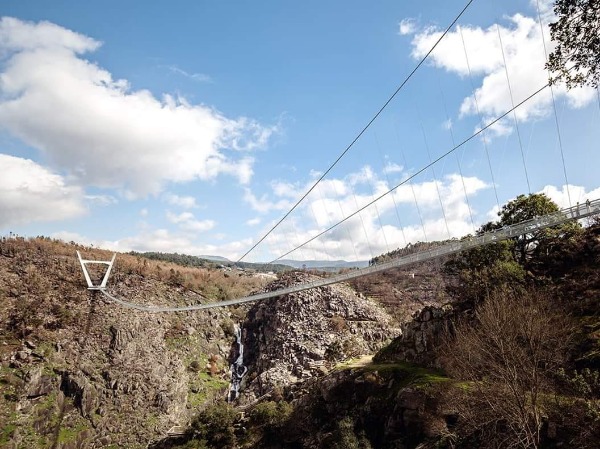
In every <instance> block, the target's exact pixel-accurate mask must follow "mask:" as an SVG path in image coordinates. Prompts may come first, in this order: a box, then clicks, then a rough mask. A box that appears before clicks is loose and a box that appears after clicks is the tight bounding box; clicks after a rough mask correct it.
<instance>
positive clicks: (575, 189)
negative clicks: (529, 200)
mask: <svg viewBox="0 0 600 449" xmlns="http://www.w3.org/2000/svg"><path fill="white" fill-rule="evenodd" d="M540 193H545V194H546V196H547V197H548V198H550V199H551V200H552V201H554V202H555V203H556V204H558V207H560V208H561V209H564V208H566V207H571V206H575V205H576V204H577V203H580V204H583V203H584V202H585V201H586V200H590V201H591V200H597V199H599V198H600V187H598V188H596V189H593V190H591V191H589V192H587V191H586V189H585V187H583V186H576V185H569V186H568V187H567V186H566V185H562V186H561V187H560V188H558V187H556V186H552V185H547V186H545V187H544V188H543V189H542V190H541V191H540ZM569 199H570V201H569Z"/></svg>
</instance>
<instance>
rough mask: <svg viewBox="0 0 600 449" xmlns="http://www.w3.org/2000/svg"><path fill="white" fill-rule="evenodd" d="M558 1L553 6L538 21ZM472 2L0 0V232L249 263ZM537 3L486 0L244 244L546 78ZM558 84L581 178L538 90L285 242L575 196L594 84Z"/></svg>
mask: <svg viewBox="0 0 600 449" xmlns="http://www.w3.org/2000/svg"><path fill="white" fill-rule="evenodd" d="M549 5H550V2H548V1H542V0H540V11H539V12H540V15H541V17H542V26H543V27H544V28H545V27H546V24H547V23H548V22H549V21H551V20H552V16H551V11H550V9H549ZM463 6H464V2H459V1H443V2H442V1H439V0H438V1H433V0H431V1H424V2H398V1H394V2H392V1H382V2H375V3H373V2H364V1H350V2H348V1H345V2H339V1H332V2H316V1H308V2H275V1H264V2H252V3H251V2H241V1H230V2H217V1H210V2H209V1H194V2H192V1H174V2H169V3H168V4H167V3H166V2H152V3H148V2H141V1H139V2H136V1H130V2H116V1H102V2H97V1H89V2H76V1H62V2H52V3H50V2H45V1H27V2H22V1H11V0H9V1H5V2H4V4H3V7H2V9H1V10H0V13H1V14H2V16H3V18H2V21H1V22H0V169H2V171H3V172H4V173H5V175H4V176H3V177H2V179H0V233H2V234H5V235H6V234H8V233H9V232H14V233H17V234H20V235H25V236H35V235H49V236H53V237H57V238H63V239H65V240H76V241H80V242H84V243H91V244H94V245H98V246H101V247H106V248H113V249H115V250H121V251H128V250H138V251H165V252H183V253H188V254H195V255H200V254H215V255H222V256H226V257H229V258H231V259H237V258H238V257H240V256H241V255H242V254H244V253H245V252H246V250H248V249H249V248H250V247H251V246H252V245H253V243H254V242H256V241H257V240H258V239H259V238H260V237H261V236H262V235H264V233H265V232H266V231H267V230H268V229H269V228H270V227H271V226H272V225H273V224H274V223H275V222H276V221H277V220H278V219H279V218H280V217H282V216H283V215H284V214H285V213H286V212H287V211H288V210H289V208H290V207H291V206H292V205H293V204H294V203H295V201H296V200H297V199H298V198H299V197H300V196H301V195H302V194H303V193H304V192H306V190H307V189H308V188H309V187H310V186H311V185H312V183H314V181H315V180H316V179H317V178H318V177H319V176H320V174H321V173H322V172H323V171H324V170H326V169H327V168H328V167H329V165H330V164H331V163H332V162H333V161H334V160H335V159H336V158H337V156H338V155H339V154H340V153H341V152H342V151H343V150H344V149H345V148H346V146H347V145H348V144H349V143H350V142H351V141H352V140H353V139H354V137H355V136H356V135H357V134H358V132H359V131H360V130H361V129H362V127H363V126H364V125H365V124H366V123H367V122H368V121H369V120H370V119H371V117H372V116H373V115H374V113H375V112H376V111H377V110H378V109H379V108H380V107H381V106H382V105H383V103H384V102H385V101H386V100H387V98H388V97H389V96H390V95H391V94H392V93H393V92H394V91H395V89H396V88H397V87H398V86H399V85H400V83H401V82H402V80H403V79H404V78H405V77H406V75H407V74H408V73H409V72H410V71H411V70H412V68H413V67H414V66H415V65H416V63H417V62H418V60H419V59H420V58H421V57H423V56H424V55H425V53H426V52H427V51H428V50H429V48H431V46H432V45H433V43H434V42H435V40H436V39H437V37H438V36H439V33H440V32H441V30H443V28H445V27H446V26H447V25H448V24H449V23H450V22H451V21H452V20H453V18H454V17H455V16H456V15H457V14H458V12H459V11H460V10H461V9H462V8H463ZM537 14H538V11H537V3H536V2H535V0H534V1H533V2H530V1H527V0H523V1H507V2H500V1H498V0H494V1H492V0H476V1H475V2H474V3H473V4H472V5H471V6H470V7H469V9H468V10H467V12H466V13H465V14H464V16H463V17H462V18H461V19H460V21H459V22H458V24H459V26H458V27H455V28H453V29H452V30H451V32H450V33H449V35H448V36H446V38H445V39H444V40H443V41H442V42H441V43H440V45H439V46H438V48H437V49H436V50H435V52H434V53H433V54H432V55H431V56H430V57H429V58H428V60H427V62H426V64H425V65H424V66H422V67H421V68H420V69H419V71H418V72H417V73H416V74H415V76H414V77H413V78H412V79H411V81H410V82H409V83H408V84H407V85H406V87H405V88H404V89H403V90H402V91H400V93H399V94H398V95H397V96H396V98H395V99H394V101H393V102H392V103H390V105H389V107H388V108H387V109H386V110H385V111H384V113H383V114H382V115H381V116H380V117H379V118H378V119H377V120H376V121H375V122H374V123H373V125H372V126H371V127H370V128H369V129H368V130H367V132H366V133H365V134H364V135H363V136H362V137H361V139H360V140H359V141H358V142H357V143H356V144H355V145H354V147H353V148H352V149H351V150H350V151H349V152H348V153H347V155H346V156H345V157H344V158H343V159H342V160H341V161H340V163H339V164H338V165H337V166H336V167H335V168H334V169H333V170H332V171H331V172H330V173H329V174H328V176H327V177H326V178H325V180H324V181H323V182H322V183H321V184H320V185H319V187H318V188H316V189H315V190H314V191H313V193H312V194H311V195H309V197H308V198H307V200H306V201H304V202H303V203H302V204H301V205H300V206H299V207H298V209H297V210H296V211H294V213H292V214H291V215H290V217H289V218H288V219H287V220H286V221H284V222H283V224H282V225H281V226H280V227H279V228H278V229H277V230H276V231H275V232H274V233H273V234H272V235H271V236H270V237H269V238H268V239H266V240H265V242H264V243H263V244H261V245H259V247H258V248H257V249H256V250H255V251H253V252H252V253H251V254H249V255H248V256H247V258H246V259H245V260H249V261H254V260H267V259H268V260H272V259H274V258H276V257H278V256H279V255H281V254H282V253H285V252H287V251H289V250H290V249H292V248H293V247H295V246H297V245H298V244H300V243H302V242H304V241H306V240H308V239H309V238H311V237H312V236H313V235H315V234H316V233H318V232H320V231H321V230H323V229H325V228H328V227H330V226H331V225H333V224H334V223H336V222H337V221H339V220H340V219H341V218H343V217H345V216H348V215H349V214H351V213H353V212H354V211H355V210H356V209H357V208H358V207H360V206H362V205H364V204H366V203H368V202H369V201H370V200H371V199H373V198H374V197H376V196H378V195H380V194H381V193H384V192H385V191H387V190H389V189H390V188H391V187H393V186H394V185H396V184H398V183H400V182H402V181H403V180H405V179H407V178H408V177H410V176H411V175H413V174H414V173H415V172H417V171H418V170H419V169H421V168H422V167H423V166H424V165H425V164H427V163H428V162H429V160H431V159H434V158H436V157H438V156H439V155H441V154H443V153H445V152H446V151H448V150H449V149H450V148H452V146H453V141H454V142H460V141H462V140H464V139H465V138H467V137H469V136H470V135H471V134H472V133H473V132H474V131H475V130H477V129H479V128H480V127H481V122H482V121H483V122H484V123H489V122H490V121H491V120H493V119H494V118H496V117H497V116H498V115H500V114H502V113H503V112H505V111H506V110H508V109H510V108H511V106H512V104H516V103H518V102H520V101H521V100H522V99H524V98H526V97H527V96H528V95H529V94H531V93H533V92H534V91H535V90H537V89H538V88H540V87H542V86H543V85H544V83H545V82H546V81H547V74H546V73H545V72H544V70H543V62H544V57H545V56H544V46H543V43H542V39H541V31H540V23H539V22H538V15H537ZM545 38H546V49H547V51H549V50H550V49H551V47H552V45H553V44H552V43H551V42H550V40H549V36H548V35H546V37H545ZM463 41H464V44H463ZM500 42H501V43H500ZM505 62H506V65H505ZM507 73H508V81H507V76H506V75H507ZM509 87H510V89H509ZM474 93H475V94H474ZM553 94H554V100H555V101H554V105H555V108H556V113H557V116H558V122H559V127H558V131H559V132H560V136H561V142H562V156H564V159H565V166H566V168H567V176H568V181H569V186H568V187H567V186H566V181H565V177H564V173H563V165H562V156H561V146H560V145H559V140H558V135H557V127H556V122H555V116H554V105H553V103H552V97H551V95H550V90H549V89H546V90H545V91H544V92H543V93H541V94H540V95H538V96H536V97H535V98H534V99H532V100H531V101H529V102H528V103H526V104H525V105H524V106H523V107H520V108H518V109H517V110H516V112H515V114H514V115H513V114H510V115H509V116H507V118H506V119H504V120H503V121H502V122H500V123H499V124H497V125H496V126H494V127H493V128H492V129H490V130H489V131H487V132H486V133H485V134H483V135H482V136H479V137H477V138H475V139H473V140H472V141H471V142H470V143H469V144H467V145H465V146H464V147H463V148H461V149H460V150H458V151H457V152H456V153H455V154H453V155H451V156H450V157H448V158H446V159H444V160H443V161H441V162H440V163H438V164H436V165H435V166H434V169H433V170H427V171H425V172H424V173H422V174H420V175H418V176H416V177H415V178H414V179H412V180H411V182H410V183H405V184H404V185H402V186H401V187H400V188H399V189H397V190H396V191H395V193H394V194H393V195H388V196H387V197H386V198H385V199H384V200H382V201H380V202H378V203H377V205H376V206H372V207H369V208H368V209H365V210H364V211H363V212H361V214H359V215H356V216H355V217H353V218H352V219H350V220H348V221H347V222H346V223H345V224H343V225H340V226H339V227H338V228H336V229H335V230H334V232H332V233H329V234H326V235H324V236H323V237H322V238H319V239H317V240H316V241H314V242H312V243H311V244H309V245H306V247H304V248H303V249H302V250H299V251H296V252H294V253H292V254H291V257H294V258H298V259H313V258H318V259H328V258H330V259H338V258H344V259H366V258H369V257H372V256H373V255H377V254H379V253H381V252H383V251H388V250H391V249H394V248H397V247H402V246H404V245H405V244H406V243H408V242H416V241H419V240H421V241H422V240H425V239H429V240H431V239H441V238H447V237H448V236H449V235H450V236H461V235H464V234H466V233H468V232H472V231H473V223H474V224H475V226H477V225H479V224H481V223H483V222H485V221H488V220H489V219H491V218H493V217H494V214H495V211H496V210H497V201H496V197H498V202H499V203H500V204H502V203H504V202H506V201H507V200H509V199H511V198H514V197H515V196H516V195H518V194H519V193H527V192H528V191H532V192H538V191H545V192H547V193H548V194H549V195H550V196H551V197H552V198H553V199H554V200H555V201H557V202H558V203H559V204H560V205H562V206H567V205H568V204H569V196H570V197H571V198H570V199H571V203H575V202H577V201H584V200H585V198H588V197H590V198H592V199H595V198H597V197H600V190H598V188H599V187H600V186H599V185H598V184H599V183H598V182H597V176H595V173H594V172H593V171H592V170H591V169H590V167H591V166H594V165H597V164H598V162H600V161H599V160H598V159H599V158H600V153H599V152H598V151H597V145H598V144H597V142H598V141H599V138H600V131H599V130H600V103H599V100H598V97H597V92H595V91H593V90H591V89H578V90H573V91H570V92H567V91H566V90H565V89H564V87H562V86H556V87H555V88H554V91H553ZM511 96H512V98H511ZM487 155H489V161H490V162H489V163H488V156H487ZM523 159H525V164H524V163H523ZM490 164H491V166H492V171H491V172H490V169H489V165H490ZM526 172H527V178H529V187H528V185H527V180H526V175H525V173H526ZM461 174H462V176H461ZM494 187H495V188H494ZM415 198H416V199H417V201H418V204H419V206H418V207H417V206H415ZM446 223H447V224H446Z"/></svg>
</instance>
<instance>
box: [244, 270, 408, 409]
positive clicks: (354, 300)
mask: <svg viewBox="0 0 600 449" xmlns="http://www.w3.org/2000/svg"><path fill="white" fill-rule="evenodd" d="M314 279H315V278H314V276H312V275H310V274H307V273H303V272H295V273H290V274H287V275H284V276H283V277H282V278H281V279H279V280H277V281H275V282H272V283H271V284H269V285H268V287H267V290H269V291H274V290H278V289H281V288H285V287H289V286H291V285H294V284H299V283H307V282H311V281H312V280H314ZM244 331H245V337H244V341H245V348H246V364H247V366H248V368H249V371H248V375H247V377H246V382H245V387H244V400H245V401H248V400H251V399H253V398H255V397H257V396H261V395H263V394H265V393H267V392H269V391H271V390H273V389H274V388H283V387H285V386H287V385H290V384H293V383H297V382H301V381H304V380H306V379H308V378H310V377H313V376H315V375H319V374H323V373H325V372H327V370H328V368H330V367H331V366H332V365H333V364H334V363H336V362H339V361H342V360H346V359H348V358H351V357H356V356H358V355H360V354H372V353H374V352H375V351H377V350H378V349H380V348H381V347H382V346H383V345H384V344H385V343H386V342H389V341H390V340H391V339H392V338H393V337H395V336H396V335H398V333H399V329H398V323H396V322H395V321H394V320H393V319H392V318H391V317H390V316H389V315H388V314H387V313H386V312H385V310H384V309H382V308H381V307H380V306H379V305H378V304H377V303H376V302H374V301H373V300H369V299H367V298H365V297H364V296H362V295H357V294H356V292H355V291H354V290H352V289H351V288H349V287H348V286H344V285H334V286H328V287H321V288H316V289H311V290H307V291H303V292H299V293H294V294H291V295H286V296H285V297H281V298H276V299H275V300H272V301H263V302H260V303H257V304H255V305H253V306H252V308H251V309H250V310H249V312H248V315H247V318H246V321H245V322H244Z"/></svg>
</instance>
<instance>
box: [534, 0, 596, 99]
mask: <svg viewBox="0 0 600 449" xmlns="http://www.w3.org/2000/svg"><path fill="white" fill-rule="evenodd" d="M554 12H555V14H556V16H557V18H558V20H557V21H556V22H554V23H552V24H550V35H551V36H552V39H553V40H554V41H556V44H557V45H556V48H555V49H554V51H553V52H552V53H551V54H550V56H549V57H548V63H547V64H546V67H547V68H548V69H549V70H551V71H552V72H554V74H555V76H556V77H557V79H558V80H562V81H565V82H566V83H567V87H569V88H571V87H575V86H583V85H585V84H587V85H590V86H592V87H594V88H597V87H598V84H599V82H600V2H598V0H556V2H555V4H554Z"/></svg>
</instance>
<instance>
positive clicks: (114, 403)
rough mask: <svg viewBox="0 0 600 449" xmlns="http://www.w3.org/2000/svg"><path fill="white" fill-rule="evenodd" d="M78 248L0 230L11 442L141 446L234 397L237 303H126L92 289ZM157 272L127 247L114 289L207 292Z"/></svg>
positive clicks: (173, 296) (135, 296) (2, 376)
mask: <svg viewBox="0 0 600 449" xmlns="http://www.w3.org/2000/svg"><path fill="white" fill-rule="evenodd" d="M75 249H76V248H75V247H74V246H72V245H65V244H61V243H58V242H48V241H45V240H35V241H33V242H28V241H24V240H16V239H12V240H2V239H0V304H1V307H0V390H2V393H3V394H2V395H0V423H2V424H0V447H2V448H4V447H6V448H11V449H13V448H18V447H31V448H38V447H53V448H55V449H71V448H75V447H81V448H101V447H127V448H137V447H139V448H143V447H146V445H147V444H148V442H150V441H153V440H156V439H158V438H161V437H163V436H165V435H166V434H167V432H168V431H169V429H171V428H172V427H173V426H177V425H186V424H187V422H188V421H189V420H190V418H191V417H192V416H194V415H195V414H197V413H198V410H199V409H201V408H202V407H203V406H204V404H205V403H208V402H210V400H211V399H213V398H214V397H223V398H224V397H225V393H226V389H227V385H228V382H229V375H228V366H227V363H226V362H225V360H226V359H227V356H228V353H229V348H230V345H231V343H232V341H233V339H232V336H231V335H230V327H231V324H232V320H231V312H232V310H231V309H215V310H207V311H202V312H197V313H191V312H187V313H180V314H175V313H173V314H148V313H145V312H139V311H136V310H127V309H123V308H121V307H119V306H116V305H115V304H113V303H111V302H107V301H105V300H104V299H103V297H102V296H101V295H100V294H99V293H98V292H90V291H88V290H86V289H85V284H84V283H83V279H82V274H81V269H80V267H79V266H78V262H77V259H76V257H75ZM88 251H89V250H88ZM102 258H103V257H99V259H102ZM163 267H164V264H163ZM168 267H169V265H167V268H168ZM162 271H166V272H167V273H168V271H167V270H165V269H164V268H163V269H162ZM157 272H158V269H157V266H154V265H152V264H148V266H146V265H145V263H144V262H143V260H139V261H138V259H135V258H133V257H132V256H126V255H120V256H119V257H118V258H117V266H115V269H114V270H113V274H112V277H111V281H110V282H111V284H110V285H111V292H112V293H114V294H115V295H117V296H119V297H123V298H128V299H130V300H131V301H134V302H139V303H146V304H148V303H153V304H171V305H173V304H178V305H183V304H191V303H197V302H200V301H202V300H203V299H202V298H201V297H199V294H197V293H196V292H194V291H191V290H190V289H186V288H184V287H182V286H180V285H173V284H172V283H168V282H165V280H164V279H163V278H165V277H167V276H168V274H167V275H162V278H160V277H159V278H158V279H157V276H156V275H155V273H157ZM194 273H195V272H194ZM159 274H160V273H159ZM201 274H202V273H201ZM204 274H206V275H207V276H208V275H209V274H211V273H208V274H207V273H204ZM207 284H208V282H207ZM208 285H209V286H210V284H208ZM209 360H212V361H214V363H213V364H212V365H214V366H212V365H211V370H210V371H209V370H204V369H203V367H204V366H205V365H206V364H207V363H208V362H209ZM190 366H194V367H197V368H196V369H191V368H190Z"/></svg>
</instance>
